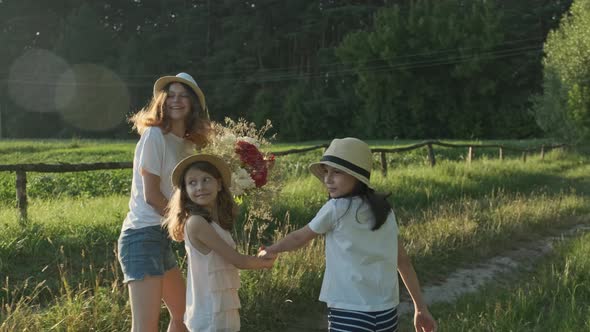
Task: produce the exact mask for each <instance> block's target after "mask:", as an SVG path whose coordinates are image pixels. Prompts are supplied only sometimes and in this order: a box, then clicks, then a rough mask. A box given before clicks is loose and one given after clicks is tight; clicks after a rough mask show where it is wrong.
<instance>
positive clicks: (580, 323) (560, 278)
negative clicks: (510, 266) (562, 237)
mask: <svg viewBox="0 0 590 332" xmlns="http://www.w3.org/2000/svg"><path fill="white" fill-rule="evenodd" d="M588 303H590V234H586V235H584V236H581V237H579V238H577V239H574V240H572V241H568V242H564V243H562V244H561V245H560V246H558V248H557V250H556V252H555V253H554V254H553V255H551V256H550V257H548V258H546V259H545V260H544V261H543V262H541V263H539V264H538V265H537V267H536V269H535V270H534V271H533V272H523V273H522V274H520V275H519V278H518V279H516V280H515V281H514V282H513V283H512V284H509V285H508V286H498V285H492V286H488V287H486V288H485V289H484V290H482V291H481V292H478V293H477V294H472V295H467V296H464V297H462V298H461V299H459V300H458V301H457V302H456V303H455V304H451V305H436V306H433V307H432V308H431V309H432V310H433V311H434V312H436V313H437V316H438V321H439V329H440V330H441V331H457V332H461V331H523V330H526V331H589V330H590V320H588V317H590V306H588Z"/></svg>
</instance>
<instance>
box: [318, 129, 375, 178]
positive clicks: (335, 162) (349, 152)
mask: <svg viewBox="0 0 590 332" xmlns="http://www.w3.org/2000/svg"><path fill="white" fill-rule="evenodd" d="M372 164H373V155H372V154H371V148H370V147H369V145H368V144H367V143H365V142H363V141H361V140H360V139H358V138H353V137H347V138H342V139H338V138H337V139H334V140H333V141H332V143H330V146H329V147H328V149H327V150H326V152H324V155H323V156H322V159H320V161H319V162H317V163H313V164H311V165H309V170H310V172H311V173H312V174H313V175H315V176H316V177H317V178H318V179H320V181H322V182H323V181H324V172H323V170H322V165H328V166H332V167H334V168H337V169H339V170H341V171H343V172H346V173H348V174H350V175H352V176H354V177H355V178H357V179H358V180H359V181H361V182H362V183H364V184H366V185H367V186H369V187H370V186H371V185H370V181H369V179H370V178H371V168H372Z"/></svg>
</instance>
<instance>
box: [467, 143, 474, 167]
mask: <svg viewBox="0 0 590 332" xmlns="http://www.w3.org/2000/svg"><path fill="white" fill-rule="evenodd" d="M472 159H473V146H469V150H468V151H467V163H468V164H471V160H472Z"/></svg>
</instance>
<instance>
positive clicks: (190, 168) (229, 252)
mask: <svg viewBox="0 0 590 332" xmlns="http://www.w3.org/2000/svg"><path fill="white" fill-rule="evenodd" d="M172 182H173V184H174V187H175V188H176V189H175V192H174V195H173V196H172V199H170V203H169V205H168V207H169V212H168V216H167V217H166V220H165V221H164V224H165V226H166V227H167V228H168V232H169V235H170V237H171V238H172V239H174V240H176V241H179V242H181V241H184V247H185V248H186V254H187V262H188V266H187V276H186V280H187V289H186V313H185V314H184V323H185V325H186V327H187V328H188V329H189V331H191V332H193V331H195V332H236V331H239V330H240V315H239V311H238V310H239V308H240V299H239V297H238V288H239V287H240V276H239V274H238V269H263V268H270V267H272V265H273V263H274V259H268V258H258V257H256V256H248V255H242V254H240V253H239V252H238V251H236V249H235V248H236V244H235V242H234V240H233V239H232V237H231V233H230V231H231V230H232V228H233V226H234V221H235V219H236V216H237V206H236V204H235V202H234V200H233V197H232V195H231V193H230V192H229V188H230V183H231V171H230V169H229V166H228V165H227V164H226V163H225V162H224V161H223V159H221V158H219V157H217V156H214V155H210V154H197V155H193V156H190V157H187V158H185V159H183V160H182V161H181V162H180V163H178V165H177V166H176V167H175V168H174V171H173V172H172Z"/></svg>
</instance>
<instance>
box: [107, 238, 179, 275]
mask: <svg viewBox="0 0 590 332" xmlns="http://www.w3.org/2000/svg"><path fill="white" fill-rule="evenodd" d="M170 241H171V240H170V238H169V237H168V232H166V231H165V230H163V229H162V227H160V226H150V227H143V228H138V229H126V230H124V231H122V232H121V235H120V236H119V241H118V245H119V263H120V264H121V269H122V270H123V275H124V276H125V279H124V280H123V282H129V281H133V280H143V278H144V277H145V276H146V275H150V276H162V275H164V272H166V271H168V270H170V269H172V268H174V267H176V266H178V264H177V263H176V256H175V255H174V252H173V251H172V246H171V242H170Z"/></svg>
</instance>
